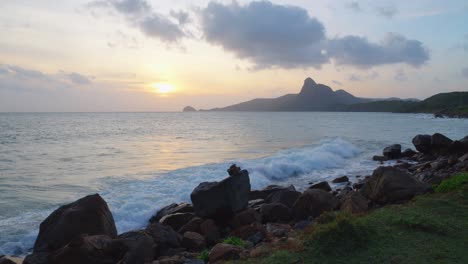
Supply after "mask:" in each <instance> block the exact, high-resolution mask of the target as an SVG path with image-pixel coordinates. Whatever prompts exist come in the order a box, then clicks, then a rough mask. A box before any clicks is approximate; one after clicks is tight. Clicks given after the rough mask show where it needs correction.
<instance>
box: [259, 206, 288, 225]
mask: <svg viewBox="0 0 468 264" xmlns="http://www.w3.org/2000/svg"><path fill="white" fill-rule="evenodd" d="M260 214H261V215H262V221H263V222H264V223H271V222H287V221H289V220H291V209H289V208H288V207H286V205H284V204H281V203H271V204H264V205H262V207H260Z"/></svg>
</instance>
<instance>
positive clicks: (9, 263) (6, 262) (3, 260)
mask: <svg viewBox="0 0 468 264" xmlns="http://www.w3.org/2000/svg"><path fill="white" fill-rule="evenodd" d="M0 264H15V262H13V260H11V259H9V258H7V257H6V256H0Z"/></svg>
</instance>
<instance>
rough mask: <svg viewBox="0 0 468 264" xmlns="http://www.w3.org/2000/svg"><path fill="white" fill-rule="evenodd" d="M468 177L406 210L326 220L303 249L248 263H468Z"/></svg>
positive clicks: (386, 209)
mask: <svg viewBox="0 0 468 264" xmlns="http://www.w3.org/2000/svg"><path fill="white" fill-rule="evenodd" d="M467 182H468V174H460V175H458V176H456V177H452V178H450V179H448V180H446V181H445V182H443V183H442V185H441V187H439V188H437V187H436V188H435V190H436V192H435V193H432V194H427V195H423V196H419V197H417V198H416V199H414V200H413V201H411V202H409V203H406V204H403V205H391V206H386V207H384V208H380V209H377V210H375V211H373V212H371V213H369V214H367V215H363V216H351V215H346V214H342V213H334V214H327V215H325V216H321V217H320V219H319V220H318V222H320V224H316V225H314V226H312V227H311V228H310V229H309V230H306V231H305V232H304V233H303V234H302V235H301V237H300V239H301V241H302V242H303V247H302V249H300V250H298V251H296V252H294V251H282V250H278V251H274V253H272V254H271V255H270V256H266V257H262V258H257V259H250V260H248V261H244V262H242V263H245V264H248V263H265V264H266V263H268V264H275V263H278V264H287V263H468V252H467V245H468V184H467Z"/></svg>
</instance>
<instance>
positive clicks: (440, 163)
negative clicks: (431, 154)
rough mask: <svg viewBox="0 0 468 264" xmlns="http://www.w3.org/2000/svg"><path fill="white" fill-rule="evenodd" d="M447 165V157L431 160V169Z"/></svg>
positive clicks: (438, 168)
mask: <svg viewBox="0 0 468 264" xmlns="http://www.w3.org/2000/svg"><path fill="white" fill-rule="evenodd" d="M447 165H448V159H441V160H437V161H434V162H431V169H433V170H440V169H443V168H445V167H446V166H447Z"/></svg>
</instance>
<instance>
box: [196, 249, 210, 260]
mask: <svg viewBox="0 0 468 264" xmlns="http://www.w3.org/2000/svg"><path fill="white" fill-rule="evenodd" d="M209 255H210V251H209V250H208V249H205V250H203V251H202V252H200V254H198V256H197V258H198V259H201V260H203V261H204V262H205V263H206V262H208V259H209Z"/></svg>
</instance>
